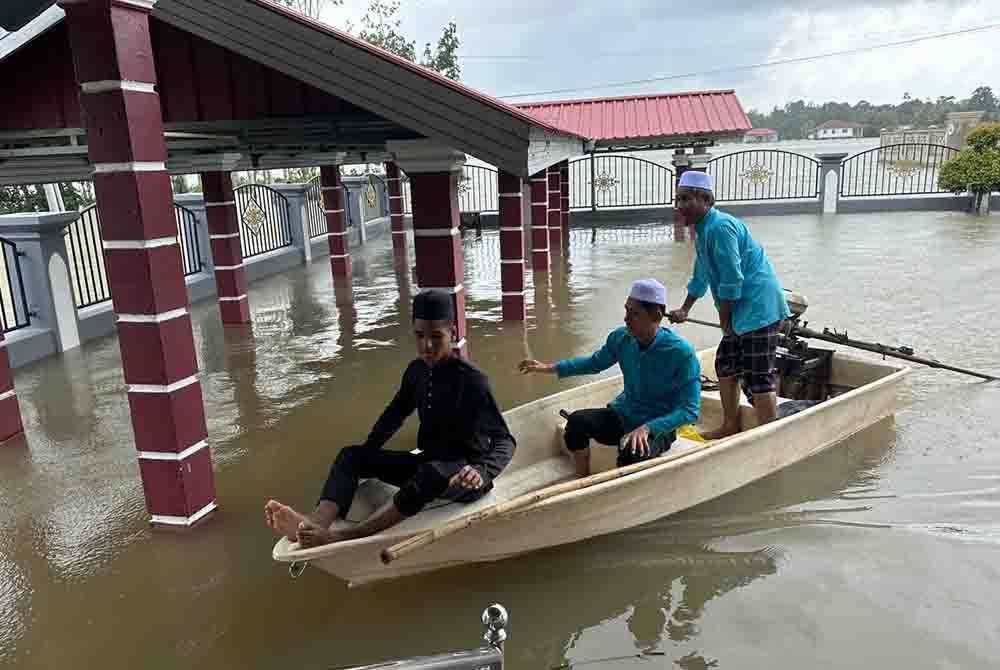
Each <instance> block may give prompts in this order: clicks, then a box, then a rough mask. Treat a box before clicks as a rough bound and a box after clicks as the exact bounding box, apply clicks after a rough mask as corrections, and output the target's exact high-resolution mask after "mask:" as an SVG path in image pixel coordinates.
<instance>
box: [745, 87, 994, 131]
mask: <svg viewBox="0 0 1000 670" xmlns="http://www.w3.org/2000/svg"><path fill="white" fill-rule="evenodd" d="M967 111H985V112H986V113H987V119H989V118H991V115H994V116H995V115H996V114H997V113H1000V106H998V103H997V99H996V97H995V96H994V95H993V90H992V89H991V88H990V87H989V86H980V87H979V88H977V89H976V90H975V91H973V93H972V95H971V96H970V97H969V98H967V99H965V100H956V99H955V97H954V96H940V97H938V98H937V99H936V100H931V99H927V100H921V99H919V98H913V97H911V96H910V94H909V93H906V94H904V95H903V101H902V102H901V103H899V104H898V105H873V104H871V103H870V102H868V101H867V100H862V101H860V102H858V103H857V104H856V105H851V104H849V103H845V102H826V103H823V104H814V103H807V102H805V101H804V100H796V101H794V102H789V103H788V104H786V105H785V106H784V107H775V108H774V109H773V110H771V112H770V113H768V114H763V113H761V112H758V111H755V110H751V111H750V112H749V113H748V116H749V117H750V121H751V122H752V123H753V125H754V127H755V128H774V129H775V130H777V131H778V133H779V134H780V135H781V138H782V139H788V140H794V139H803V138H805V137H806V136H807V135H808V134H809V133H810V132H812V130H813V129H814V128H816V126H818V125H820V124H821V123H823V122H825V121H833V120H838V121H852V122H854V123H860V124H863V125H864V127H865V130H864V133H865V136H866V137H877V136H878V134H879V131H880V130H881V129H882V128H889V129H894V128H898V127H900V126H913V127H916V128H926V127H928V126H943V125H944V123H945V119H946V117H947V115H948V113H949V112H967Z"/></svg>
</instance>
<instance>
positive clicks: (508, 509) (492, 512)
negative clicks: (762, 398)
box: [381, 436, 736, 564]
mask: <svg viewBox="0 0 1000 670" xmlns="http://www.w3.org/2000/svg"><path fill="white" fill-rule="evenodd" d="M732 437H736V436H732ZM726 439H729V438H726ZM724 441H725V440H714V441H712V442H705V443H704V444H701V445H699V446H697V447H692V448H690V449H685V450H684V451H679V452H675V453H669V452H668V453H666V454H664V455H663V456H659V457H657V458H653V459H650V460H648V461H642V462H640V463H633V464H632V465H626V466H624V467H621V468H614V469H612V470H605V471H604V472H599V473H597V474H595V475H590V476H589V477H584V478H582V479H574V480H572V481H568V482H562V483H560V484H553V485H551V486H547V487H545V488H542V489H538V490H537V491H532V492H531V493H525V494H522V495H519V496H518V497H516V498H514V499H512V500H508V501H506V502H502V503H497V504H496V505H493V506H492V507H487V508H486V509H483V510H479V511H478V512H473V513H472V514H469V515H466V516H463V517H460V518H458V519H455V520H453V521H450V522H448V523H446V524H443V525H441V526H438V527H437V528H432V529H430V530H425V531H423V532H421V533H417V534H416V535H414V536H412V537H409V538H407V539H405V540H403V541H402V542H397V543H396V544H394V545H392V546H391V547H387V548H385V549H383V550H382V554H381V556H382V562H383V563H385V564H389V563H392V562H393V561H395V560H396V559H398V558H402V557H403V556H405V555H406V554H409V553H411V552H413V551H416V550H418V549H421V548H422V547H426V546H428V545H430V544H434V543H435V542H437V541H438V540H441V539H444V538H446V537H448V536H449V535H453V534H455V533H457V532H459V531H461V530H465V529H466V528H470V527H472V526H475V525H478V524H480V523H482V522H484V521H489V520H491V519H498V518H503V517H506V516H508V515H511V514H514V513H516V512H521V511H523V510H524V509H526V508H528V507H531V506H532V505H535V504H537V503H540V502H542V501H543V500H548V499H549V498H554V497H556V496H559V495H562V494H564V493H572V492H574V491H580V490H583V489H586V488H590V487H592V486H597V485H598V484H603V483H605V482H610V481H614V480H616V479H620V478H622V477H627V476H628V475H631V474H635V473H636V472H641V471H643V470H648V469H650V468H655V467H657V466H659V465H663V464H664V463H667V462H669V461H672V460H674V459H677V458H681V457H683V456H690V455H691V454H693V453H696V452H698V451H701V450H702V449H705V448H707V447H709V446H714V445H716V444H719V443H720V442H724Z"/></svg>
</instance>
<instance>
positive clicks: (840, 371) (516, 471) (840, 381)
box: [343, 346, 896, 535]
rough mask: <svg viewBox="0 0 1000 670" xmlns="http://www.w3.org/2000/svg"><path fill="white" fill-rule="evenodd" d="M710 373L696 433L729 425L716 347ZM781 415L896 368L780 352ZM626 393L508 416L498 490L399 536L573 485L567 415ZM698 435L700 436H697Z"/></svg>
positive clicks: (357, 510)
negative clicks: (510, 440)
mask: <svg viewBox="0 0 1000 670" xmlns="http://www.w3.org/2000/svg"><path fill="white" fill-rule="evenodd" d="M699 358H700V360H701V363H702V371H703V390H702V408H701V416H700V417H699V420H698V423H697V425H696V426H694V427H693V428H695V430H697V429H701V428H708V427H712V426H715V425H718V424H720V423H721V421H722V404H721V400H720V398H719V392H718V390H717V388H718V386H717V382H716V380H715V370H714V358H715V350H714V349H708V350H705V351H702V352H700V353H699ZM778 368H779V389H778V394H779V398H778V403H779V411H780V410H781V407H782V405H785V406H786V407H787V405H786V403H789V402H790V401H809V402H806V403H792V405H794V406H795V407H794V409H795V410H796V411H797V410H800V409H804V408H806V407H809V406H811V405H813V404H816V403H821V402H824V401H826V400H828V399H829V398H833V397H836V396H837V395H840V394H842V393H844V392H846V391H849V390H851V389H854V388H857V387H859V386H862V385H864V384H867V383H871V382H873V381H875V380H877V379H879V378H881V377H884V376H886V375H888V374H890V373H892V372H894V371H895V370H896V368H892V367H889V366H884V365H879V364H878V363H873V362H868V361H865V360H860V359H856V358H853V357H849V356H844V355H842V354H840V353H836V352H834V351H833V350H831V349H814V348H812V347H806V346H803V347H801V348H800V350H799V351H798V352H789V351H788V350H787V349H785V350H784V351H782V350H781V349H779V363H778ZM620 391H621V378H620V377H619V376H615V377H609V378H604V379H599V380H598V381H595V382H592V383H589V384H585V385H582V386H578V387H576V388H573V389H569V390H568V391H564V392H562V393H558V394H555V395H552V396H548V397H546V398H542V399H540V400H537V401H535V402H531V403H528V404H526V405H522V406H520V407H517V408H515V409H512V410H509V411H508V412H506V413H505V417H506V418H507V421H508V425H509V426H510V429H511V432H513V433H514V436H515V438H516V439H517V442H518V447H517V450H516V452H515V455H514V459H513V460H512V462H511V463H510V465H509V466H508V467H507V468H506V469H505V470H504V472H503V473H502V474H501V475H500V477H498V478H497V480H496V482H495V485H494V489H493V490H492V491H491V492H490V493H488V494H487V495H486V496H484V497H483V498H481V499H480V500H478V501H476V502H474V503H455V502H451V501H447V500H438V501H435V502H434V503H432V504H431V505H429V506H428V507H427V508H425V510H424V511H423V512H421V513H420V514H418V515H416V516H415V517H413V518H410V519H407V520H406V521H404V522H403V523H402V524H400V525H398V526H396V527H395V528H393V529H392V532H391V534H392V535H397V534H398V535H406V534H409V533H412V532H415V531H419V530H424V529H426V528H432V527H436V526H439V525H441V524H442V523H445V522H447V521H448V520H449V519H451V518H454V517H455V516H456V515H459V514H463V515H464V514H470V513H473V512H475V511H477V510H480V509H483V508H486V507H490V506H492V505H495V504H498V503H501V502H504V501H507V500H510V499H513V498H516V497H518V496H520V495H523V494H525V493H530V492H532V491H536V490H538V489H541V488H544V487H546V486H550V485H553V484H557V483H561V482H564V481H569V480H571V479H572V478H573V477H574V467H573V462H572V459H571V457H570V455H569V452H568V451H567V450H566V449H565V447H564V446H563V438H562V434H563V430H564V427H565V423H566V421H565V419H564V418H562V417H561V416H560V414H559V412H560V410H565V411H567V412H572V411H575V410H577V409H582V408H586V407H601V406H604V405H605V404H607V403H608V402H609V401H610V400H611V399H612V398H614V397H615V396H616V395H617V394H618V393H619V392H620ZM741 412H742V420H743V425H744V431H746V430H749V429H752V428H753V427H754V426H755V425H756V417H755V415H754V411H753V406H752V405H751V404H750V401H749V400H748V398H747V397H746V395H743V396H742V397H741ZM682 433H686V434H680V435H678V437H677V440H676V441H675V442H674V444H673V445H672V446H671V448H670V451H669V452H668V454H670V455H673V454H677V453H679V452H682V451H685V450H690V449H693V448H696V447H699V446H701V444H703V440H701V439H700V438H699V436H697V435H695V434H694V433H695V431H690V432H689V431H682ZM692 438H694V439H692ZM616 457H617V449H615V448H613V447H606V448H604V447H602V446H601V445H595V447H594V448H593V449H592V450H591V471H592V472H593V473H597V472H601V471H604V470H609V469H612V468H614V467H616V465H615V461H616ZM395 491H396V488H395V487H393V486H391V485H389V484H385V483H383V482H380V481H377V480H367V481H365V482H362V484H361V486H360V487H359V489H358V495H357V496H356V498H355V502H354V504H353V505H352V507H351V510H350V513H349V514H348V517H347V520H346V521H344V522H343V523H347V524H352V523H358V522H359V521H361V520H363V519H365V518H367V517H368V516H369V515H370V514H371V513H373V512H374V511H375V510H376V509H378V508H379V507H380V506H382V505H384V504H386V503H387V502H389V501H390V500H391V499H392V496H393V495H394V493H395Z"/></svg>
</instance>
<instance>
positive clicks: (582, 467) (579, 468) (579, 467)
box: [570, 447, 590, 477]
mask: <svg viewBox="0 0 1000 670" xmlns="http://www.w3.org/2000/svg"><path fill="white" fill-rule="evenodd" d="M570 453H572V454H573V463H575V464H576V476H577V477H589V476H590V447H587V448H586V449H580V450H579V451H572V452H570Z"/></svg>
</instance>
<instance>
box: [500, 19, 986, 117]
mask: <svg viewBox="0 0 1000 670" xmlns="http://www.w3.org/2000/svg"><path fill="white" fill-rule="evenodd" d="M997 28H1000V23H990V24H987V25H984V26H978V27H975V28H964V29H962V30H953V31H951V32H944V33H935V34H932V35H924V36H922V37H914V38H912V39H908V40H901V41H899V42H888V43H886V44H875V45H872V46H868V47H857V48H855V49H845V50H844V51H831V52H829V53H824V54H815V55H812V56H799V57H796V58H784V59H781V60H774V61H765V62H763V63H754V64H752V65H734V66H730V67H722V68H715V69H713V70H701V71H698V72H686V73H684V74H672V75H667V76H663V77H649V78H646V79H633V80H631V81H619V82H613V83H608V84H596V85H594V86H581V87H575V88H557V89H550V90H548V91H533V92H531V93H512V94H509V95H501V96H497V97H499V98H501V99H507V98H526V97H529V96H537V95H556V94H562V93H577V92H580V91H595V90H601V89H606V88H622V87H625V86H635V85H638V84H652V83H656V82H661V81H671V80H675V79H690V78H692V77H704V76H708V75H713V74H724V73H728V72H742V71H746V70H756V69H761V68H769V67H777V66H779V65H791V64H794V63H807V62H810V61H815V60H822V59H824V58H835V57H838V56H851V55H855V54H860V53H866V52H870V51H877V50H879V49H891V48H895V47H901V46H908V45H910V44H916V43H918V42H926V41H929V40H936V39H941V38H944V37H954V36H956V35H967V34H970V33H979V32H984V31H987V30H996V29H997Z"/></svg>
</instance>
